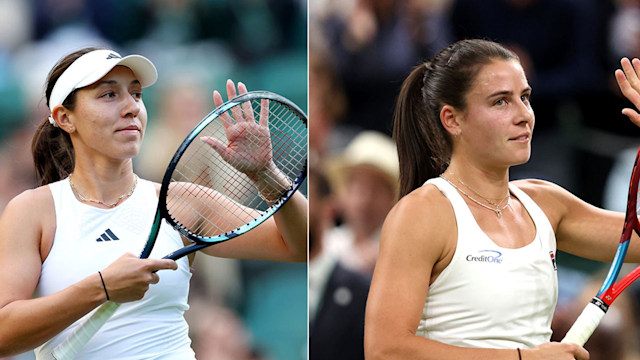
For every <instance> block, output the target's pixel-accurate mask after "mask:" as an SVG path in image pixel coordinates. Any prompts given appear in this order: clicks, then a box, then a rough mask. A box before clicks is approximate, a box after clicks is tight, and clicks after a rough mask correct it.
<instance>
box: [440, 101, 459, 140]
mask: <svg viewBox="0 0 640 360" xmlns="http://www.w3.org/2000/svg"><path fill="white" fill-rule="evenodd" d="M459 116H460V113H459V112H458V111H457V110H456V109H455V108H454V107H453V106H451V105H445V106H443V107H442V109H441V110H440V122H441V123H442V126H444V128H445V130H447V132H448V133H449V134H451V135H453V136H458V135H460V134H461V133H462V128H461V127H460V122H459Z"/></svg>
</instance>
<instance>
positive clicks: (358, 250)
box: [325, 131, 399, 276]
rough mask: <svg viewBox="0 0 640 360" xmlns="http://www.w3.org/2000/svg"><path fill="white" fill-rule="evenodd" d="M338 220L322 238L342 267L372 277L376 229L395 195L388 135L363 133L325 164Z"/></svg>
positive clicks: (394, 165) (395, 158) (394, 170)
mask: <svg viewBox="0 0 640 360" xmlns="http://www.w3.org/2000/svg"><path fill="white" fill-rule="evenodd" d="M328 166H329V168H330V170H329V171H330V176H331V178H332V182H333V183H334V188H335V189H336V199H337V206H338V212H339V215H338V216H339V219H340V220H341V221H342V222H341V223H340V224H339V225H338V226H336V227H334V228H333V229H331V230H330V231H329V232H328V233H327V235H326V239H325V244H326V249H327V251H329V252H331V253H333V254H336V255H337V256H339V257H340V260H341V261H342V263H343V264H344V265H345V267H347V268H350V269H353V270H356V271H360V272H362V273H363V274H367V275H369V276H370V275H371V274H372V273H373V267H374V266H375V263H376V259H377V256H378V247H379V241H380V228H381V226H382V223H383V222H384V219H385V217H386V216H387V213H388V212H389V210H391V208H392V207H393V205H394V204H395V203H396V200H397V196H398V190H397V186H398V172H399V170H398V155H397V152H396V147H395V144H394V142H393V140H391V138H390V137H388V136H386V135H384V134H381V133H378V132H374V131H364V132H362V133H360V134H359V135H358V136H356V137H355V138H354V139H353V140H352V141H351V142H350V143H349V145H348V146H347V147H346V149H345V150H344V152H343V153H342V154H340V155H339V156H337V157H335V158H334V159H333V160H331V162H330V164H329V165H328Z"/></svg>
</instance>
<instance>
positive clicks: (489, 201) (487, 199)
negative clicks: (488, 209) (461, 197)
mask: <svg viewBox="0 0 640 360" xmlns="http://www.w3.org/2000/svg"><path fill="white" fill-rule="evenodd" d="M451 175H453V176H455V178H456V180H458V181H459V182H460V184H462V185H464V187H466V188H467V189H469V190H471V191H472V192H473V193H474V194H476V195H478V196H479V197H480V198H482V200H484V201H486V202H488V203H489V204H491V205H493V206H494V207H496V208H499V207H500V204H502V202H503V201H505V200H506V199H508V198H509V190H507V195H505V197H503V198H502V199H500V201H498V202H497V203H496V202H493V201H491V199H489V198H486V197H484V196H482V195H481V194H480V193H478V192H477V191H475V190H474V189H473V188H472V187H471V186H469V185H467V184H466V183H465V182H464V181H462V179H460V177H458V175H456V174H454V173H451Z"/></svg>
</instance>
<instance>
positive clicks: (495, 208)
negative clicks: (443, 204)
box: [440, 175, 509, 218]
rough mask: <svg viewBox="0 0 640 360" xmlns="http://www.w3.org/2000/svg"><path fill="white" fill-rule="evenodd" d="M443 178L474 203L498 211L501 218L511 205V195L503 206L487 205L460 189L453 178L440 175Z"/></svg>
mask: <svg viewBox="0 0 640 360" xmlns="http://www.w3.org/2000/svg"><path fill="white" fill-rule="evenodd" d="M440 177H441V178H443V179H444V180H445V181H446V182H448V183H449V184H451V186H453V187H454V188H456V190H458V191H460V192H461V193H462V195H464V196H466V197H468V198H469V200H471V201H473V202H474V203H476V204H478V205H480V206H482V207H483V208H485V209H489V210H491V211H493V212H495V213H496V215H497V216H498V217H499V218H501V217H502V211H503V210H504V209H506V208H507V206H509V197H507V203H506V204H504V206H503V207H502V208H500V207H499V206H495V207H491V206H488V205H485V204H483V203H481V202H480V201H478V200H476V199H474V198H473V197H472V196H471V195H469V194H467V193H466V192H464V190H462V189H460V188H459V187H458V186H457V185H456V184H454V183H453V182H451V180H449V179H447V178H446V177H444V175H440ZM485 200H486V199H485Z"/></svg>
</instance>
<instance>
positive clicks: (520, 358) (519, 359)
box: [516, 348, 522, 360]
mask: <svg viewBox="0 0 640 360" xmlns="http://www.w3.org/2000/svg"><path fill="white" fill-rule="evenodd" d="M516 350H518V360H522V354H521V353H520V348H517V349H516Z"/></svg>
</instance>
